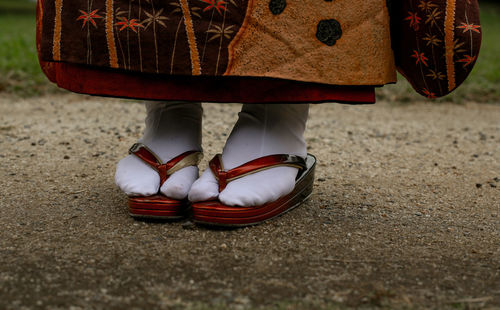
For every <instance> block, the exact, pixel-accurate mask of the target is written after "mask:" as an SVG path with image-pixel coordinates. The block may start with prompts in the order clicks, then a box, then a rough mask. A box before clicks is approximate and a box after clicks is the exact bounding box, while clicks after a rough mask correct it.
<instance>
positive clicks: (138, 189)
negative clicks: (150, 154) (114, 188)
mask: <svg viewBox="0 0 500 310" xmlns="http://www.w3.org/2000/svg"><path fill="white" fill-rule="evenodd" d="M115 183H116V185H118V187H119V188H120V189H121V190H122V191H123V192H125V194H127V195H128V196H150V195H154V194H156V193H158V188H159V187H160V176H159V175H158V172H156V171H155V170H154V169H153V168H151V167H150V166H149V165H147V164H146V163H144V162H143V161H142V160H140V159H139V158H137V157H136V156H134V155H128V156H126V157H125V158H123V159H122V160H120V161H119V162H118V165H117V166H116V173H115Z"/></svg>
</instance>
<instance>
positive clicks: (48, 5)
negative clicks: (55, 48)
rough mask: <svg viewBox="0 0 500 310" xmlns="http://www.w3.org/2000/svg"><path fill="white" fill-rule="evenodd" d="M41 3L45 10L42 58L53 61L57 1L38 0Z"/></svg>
mask: <svg viewBox="0 0 500 310" xmlns="http://www.w3.org/2000/svg"><path fill="white" fill-rule="evenodd" d="M38 1H41V6H42V8H43V17H42V37H41V41H40V43H41V50H40V55H41V58H42V59H43V60H45V61H50V60H53V56H52V42H53V41H52V40H53V38H54V16H55V9H56V8H55V1H53V0H51V1H49V0H38Z"/></svg>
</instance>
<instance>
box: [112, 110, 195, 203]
mask: <svg viewBox="0 0 500 310" xmlns="http://www.w3.org/2000/svg"><path fill="white" fill-rule="evenodd" d="M146 113H147V116H146V129H145V131H144V136H143V137H142V138H141V139H140V140H139V142H141V143H143V144H145V145H146V146H147V147H149V148H150V149H151V150H152V151H153V152H154V153H156V154H157V155H158V156H159V157H160V159H161V160H162V161H163V162H167V161H169V160H171V159H172V158H174V157H176V156H178V155H180V154H182V153H184V152H186V151H191V150H196V151H201V122H202V114H203V110H202V108H201V103H199V102H198V103H188V102H147V103H146ZM197 178H198V168H197V167H194V166H191V167H186V168H183V169H181V170H179V171H177V172H175V173H174V174H172V175H171V176H170V177H169V178H168V179H167V181H166V182H165V183H164V184H163V185H162V187H161V189H160V191H161V192H162V193H163V194H164V195H165V196H167V197H170V198H174V199H184V198H186V197H187V194H188V192H189V189H190V188H191V185H192V184H193V182H194V181H195V180H196V179H197ZM115 182H116V184H117V185H118V187H120V189H121V190H122V191H123V192H125V193H126V194H127V195H129V196H149V195H154V194H157V193H158V189H159V187H160V177H159V175H158V173H157V172H156V171H155V170H154V169H153V168H151V167H150V166H149V165H147V164H145V163H144V162H143V161H142V160H140V159H139V158H137V157H136V156H135V155H128V156H127V157H125V158H123V159H122V160H121V161H120V162H119V163H118V165H117V167H116V174H115Z"/></svg>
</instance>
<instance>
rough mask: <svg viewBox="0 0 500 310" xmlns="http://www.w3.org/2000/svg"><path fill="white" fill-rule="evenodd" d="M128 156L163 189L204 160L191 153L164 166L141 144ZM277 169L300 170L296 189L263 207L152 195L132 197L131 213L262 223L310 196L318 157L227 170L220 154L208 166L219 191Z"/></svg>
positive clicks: (282, 158) (275, 158)
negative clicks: (140, 163)
mask: <svg viewBox="0 0 500 310" xmlns="http://www.w3.org/2000/svg"><path fill="white" fill-rule="evenodd" d="M129 153H130V154H134V155H135V156H137V157H138V158H140V159H141V160H143V161H144V162H145V163H147V164H148V165H150V166H151V167H152V168H153V169H155V170H156V171H157V172H158V174H159V175H160V182H161V183H160V187H161V185H162V184H163V183H164V182H165V181H166V180H167V178H168V177H169V176H170V175H172V174H173V173H174V172H176V171H178V170H180V169H182V168H185V167H188V166H197V165H198V164H199V163H200V161H201V159H202V157H203V154H202V153H201V152H199V151H188V152H185V153H183V154H181V155H179V156H177V157H175V158H173V159H172V160H170V161H168V162H167V163H162V161H161V160H160V158H159V157H158V156H157V155H156V154H154V153H153V152H152V151H151V150H150V149H149V148H148V147H147V146H145V145H144V144H141V143H136V144H134V145H133V146H132V147H131V148H130V150H129ZM277 166H289V167H290V166H291V167H296V168H298V169H299V172H298V174H297V178H296V179H295V188H294V189H293V191H292V192H291V193H289V194H288V195H285V196H283V197H281V198H279V199H278V200H276V201H273V202H269V203H266V204H264V205H261V206H250V207H240V206H227V205H224V204H223V203H221V202H220V201H218V200H211V201H201V202H195V203H190V202H189V201H188V200H177V199H171V198H168V197H166V196H165V195H162V194H160V193H159V194H156V195H153V196H139V197H129V200H128V207H129V213H130V215H131V216H132V217H134V218H149V219H162V220H175V219H181V218H184V217H188V216H189V215H190V212H189V211H191V214H192V217H193V220H194V222H195V223H199V224H206V225H212V226H249V225H255V224H259V223H262V222H264V221H266V220H269V219H271V218H274V217H276V216H279V215H281V214H283V213H285V212H287V211H290V210H292V209H293V208H295V207H297V206H299V205H300V204H301V203H303V202H304V201H305V200H306V199H307V198H308V197H309V196H310V195H311V193H312V190H313V183H314V169H315V167H316V158H315V157H314V156H313V155H311V154H308V155H307V157H306V158H305V159H304V158H302V157H299V156H294V155H288V154H276V155H269V156H264V157H261V158H257V159H254V160H252V161H249V162H247V163H245V164H243V165H241V166H238V167H236V168H233V169H230V170H225V169H224V165H223V163H222V156H221V155H220V154H217V155H216V156H215V157H214V158H213V159H212V160H211V161H210V163H209V167H210V169H211V170H212V172H213V173H214V175H215V177H216V179H217V180H218V182H219V192H220V191H222V190H223V189H224V188H225V187H226V185H227V184H228V183H229V182H231V181H233V180H236V179H238V178H242V177H244V176H247V175H249V174H252V173H256V172H259V171H262V170H266V169H270V168H273V167H277Z"/></svg>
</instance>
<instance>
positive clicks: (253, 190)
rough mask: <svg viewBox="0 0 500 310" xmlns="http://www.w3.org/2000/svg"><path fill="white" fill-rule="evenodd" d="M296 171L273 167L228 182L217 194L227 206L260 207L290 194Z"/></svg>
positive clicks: (293, 185) (289, 168)
mask: <svg viewBox="0 0 500 310" xmlns="http://www.w3.org/2000/svg"><path fill="white" fill-rule="evenodd" d="M297 172H298V169H297V168H293V167H275V168H271V169H269V170H264V171H260V172H257V173H255V174H251V175H248V176H245V177H243V178H241V179H236V180H234V181H232V182H229V183H228V184H227V186H226V188H225V189H224V190H223V191H222V192H221V193H220V194H219V200H220V201H221V202H222V203H224V204H225V205H228V206H260V205H263V204H266V203H268V202H272V201H275V200H277V199H279V198H280V197H283V196H285V195H287V194H289V193H291V192H292V191H293V189H294V187H295V178H296V176H297Z"/></svg>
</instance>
